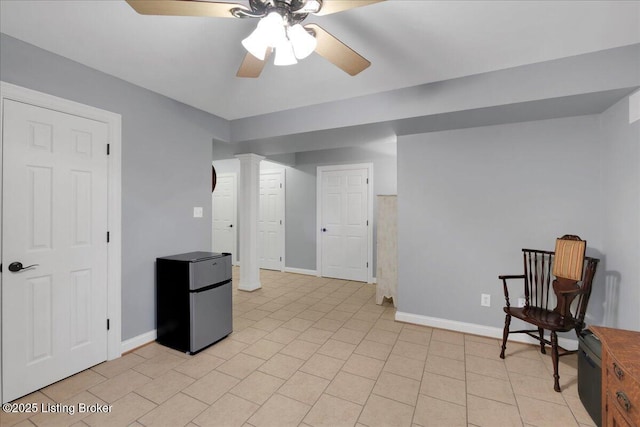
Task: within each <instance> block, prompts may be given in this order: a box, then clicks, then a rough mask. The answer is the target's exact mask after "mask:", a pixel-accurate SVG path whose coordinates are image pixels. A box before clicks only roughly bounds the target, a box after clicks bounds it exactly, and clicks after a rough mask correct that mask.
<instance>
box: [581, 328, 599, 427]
mask: <svg viewBox="0 0 640 427" xmlns="http://www.w3.org/2000/svg"><path fill="white" fill-rule="evenodd" d="M601 366H602V344H600V340H599V339H598V338H597V337H596V336H595V335H593V332H591V331H590V330H589V329H585V330H583V331H582V332H581V333H580V335H579V336H578V395H579V396H580V400H581V401H582V404H583V405H584V407H585V409H586V410H587V412H588V413H589V415H591V418H592V419H593V422H595V423H596V425H597V426H598V427H600V426H601V425H602V396H601V394H600V393H601V387H602V367H601Z"/></svg>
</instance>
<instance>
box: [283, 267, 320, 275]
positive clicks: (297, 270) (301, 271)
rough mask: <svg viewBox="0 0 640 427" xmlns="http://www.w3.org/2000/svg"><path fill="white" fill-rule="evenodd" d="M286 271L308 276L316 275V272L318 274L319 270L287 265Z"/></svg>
mask: <svg viewBox="0 0 640 427" xmlns="http://www.w3.org/2000/svg"><path fill="white" fill-rule="evenodd" d="M284 272H285V273H296V274H304V275H306V276H315V275H316V274H318V272H317V271H316V270H307V269H304V268H295V267H285V268H284Z"/></svg>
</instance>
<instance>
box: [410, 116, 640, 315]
mask: <svg viewBox="0 0 640 427" xmlns="http://www.w3.org/2000/svg"><path fill="white" fill-rule="evenodd" d="M598 126H599V123H598V116H582V117H575V118H566V119H554V120H545V121H537V122H526V123H517V124H510V125H499V126H487V127H480V128H473V129H465V130H455V131H445V132H435V133H429V134H420V135H413V136H406V137H401V138H399V139H398V272H399V273H398V279H399V284H398V304H399V305H398V310H399V311H402V312H407V313H412V314H419V315H424V316H430V317H436V318H442V319H448V320H456V321H461V322H468V323H474V324H479V325H487V326H493V327H501V326H502V324H503V322H504V317H503V316H504V314H503V312H502V306H503V304H504V298H503V297H502V285H501V283H500V282H499V281H498V279H497V276H498V275H499V274H520V273H521V272H522V254H521V252H520V249H521V248H524V247H528V248H539V249H547V250H553V247H554V243H555V238H556V237H559V236H562V235H563V234H577V235H579V236H581V237H582V238H584V239H586V240H587V241H588V249H587V252H588V254H589V255H593V256H601V253H602V249H603V236H602V221H603V214H602V211H603V208H602V206H601V203H600V200H601V197H600V191H601V190H600V180H601V176H600V157H601V153H602V150H601V146H600V140H599V138H598V133H599V132H598V130H599V127H598ZM636 238H637V236H636ZM597 281H602V277H601V276H599V277H598V278H597ZM597 286H601V284H600V283H599V284H598V285H597ZM481 293H487V294H490V295H491V307H489V308H487V307H481V306H480V294H481ZM512 296H513V297H518V296H520V295H518V294H517V292H516V291H514V292H513V293H512ZM635 302H636V304H637V300H636V301H635ZM602 303H603V301H602V300H600V301H598V298H597V297H595V298H594V301H592V304H591V305H590V307H589V313H590V316H591V319H592V321H593V322H594V323H600V322H601V321H602V319H603V317H604V314H603V312H602Z"/></svg>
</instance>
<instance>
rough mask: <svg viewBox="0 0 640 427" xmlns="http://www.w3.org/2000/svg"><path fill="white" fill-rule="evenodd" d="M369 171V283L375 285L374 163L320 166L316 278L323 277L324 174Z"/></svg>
mask: <svg viewBox="0 0 640 427" xmlns="http://www.w3.org/2000/svg"><path fill="white" fill-rule="evenodd" d="M347 169H367V175H368V177H369V185H367V191H368V195H367V197H368V201H367V221H369V226H368V227H367V246H368V248H367V263H368V267H367V283H373V163H356V164H351V165H331V166H318V169H317V174H316V276H318V277H321V276H322V230H321V229H322V174H323V173H325V172H329V171H338V170H347Z"/></svg>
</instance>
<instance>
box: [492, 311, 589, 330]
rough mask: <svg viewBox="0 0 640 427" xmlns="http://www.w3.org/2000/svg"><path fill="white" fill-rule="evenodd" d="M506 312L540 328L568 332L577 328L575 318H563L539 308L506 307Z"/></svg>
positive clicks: (553, 312)
mask: <svg viewBox="0 0 640 427" xmlns="http://www.w3.org/2000/svg"><path fill="white" fill-rule="evenodd" d="M504 312H505V313H507V314H510V315H511V316H513V317H516V318H518V319H522V320H524V321H525V322H528V323H531V324H533V325H536V326H538V327H540V328H543V329H547V330H552V331H559V332H567V331H570V330H572V329H574V328H575V326H576V321H575V320H574V319H573V318H563V317H562V316H560V314H558V313H556V312H555V311H551V310H545V309H542V308H538V307H504Z"/></svg>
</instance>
